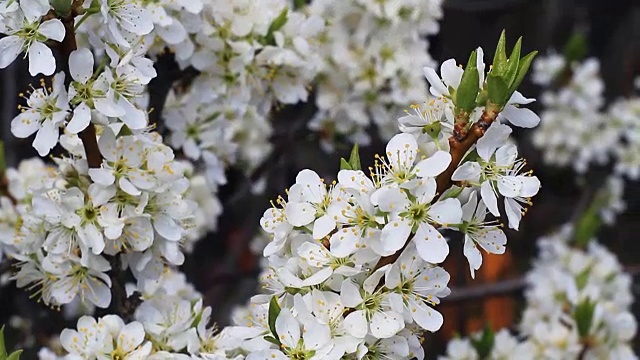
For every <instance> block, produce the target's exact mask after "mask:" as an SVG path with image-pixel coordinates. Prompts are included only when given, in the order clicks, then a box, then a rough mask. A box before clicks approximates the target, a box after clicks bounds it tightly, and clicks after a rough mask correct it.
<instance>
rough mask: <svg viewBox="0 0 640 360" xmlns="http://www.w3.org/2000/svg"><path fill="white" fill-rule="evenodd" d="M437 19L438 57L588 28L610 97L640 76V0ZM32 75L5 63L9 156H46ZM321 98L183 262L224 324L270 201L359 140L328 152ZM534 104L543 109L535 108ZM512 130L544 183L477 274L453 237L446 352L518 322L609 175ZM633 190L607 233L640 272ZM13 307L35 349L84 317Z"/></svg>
mask: <svg viewBox="0 0 640 360" xmlns="http://www.w3.org/2000/svg"><path fill="white" fill-rule="evenodd" d="M440 24H441V29H440V32H439V33H438V34H437V35H436V36H434V37H432V38H430V44H431V45H430V52H431V55H432V56H433V57H434V58H435V59H436V60H437V61H438V62H442V61H444V60H446V59H448V58H452V57H453V58H456V59H458V61H459V62H461V61H464V60H466V57H467V56H468V54H469V52H470V51H471V50H473V49H474V48H475V47H477V46H482V47H483V48H484V49H485V54H493V51H494V49H495V42H496V39H497V38H498V37H499V35H500V32H501V31H502V29H506V30H507V35H508V43H509V44H508V46H507V48H509V47H510V46H511V45H512V44H513V43H514V42H515V39H517V37H518V36H520V35H522V36H523V37H524V42H523V47H524V49H523V52H529V51H532V50H539V51H540V52H541V53H545V52H547V51H548V50H549V49H560V50H561V49H562V48H563V47H564V46H565V44H566V42H567V41H568V40H569V39H570V38H571V36H572V34H574V33H575V32H581V33H583V34H584V35H585V36H586V39H587V45H588V56H592V57H596V58H598V59H599V60H600V62H601V72H602V77H603V78H604V81H605V86H606V90H605V97H606V99H607V101H612V100H614V99H616V98H618V97H620V96H629V95H631V94H632V93H633V91H634V78H635V77H637V76H638V75H640V1H637V0H608V1H600V0H445V2H444V17H443V19H442V20H441V22H440ZM416 51H420V49H416ZM158 67H159V68H158V74H159V75H160V76H159V77H158V78H157V79H155V80H154V83H152V86H151V87H152V88H155V89H158V90H157V91H163V90H162V89H168V88H169V84H170V81H171V80H172V79H173V78H172V75H171V74H172V71H174V72H175V70H174V69H173V68H172V66H171V62H170V61H160V62H159V63H158ZM163 67H164V69H163ZM163 74H164V75H163ZM30 82H33V79H31V78H29V76H28V71H27V64H26V62H22V63H19V64H16V65H14V66H12V67H10V68H9V69H6V70H3V71H0V135H1V139H2V141H4V143H5V146H6V160H7V163H8V165H9V166H15V165H16V164H17V163H18V162H19V161H20V160H21V159H24V158H28V157H32V156H37V154H36V153H35V151H34V150H33V149H32V148H31V144H30V140H28V139H26V140H20V139H16V138H14V137H13V136H12V135H11V133H10V130H9V129H10V122H11V119H12V118H13V117H14V116H15V114H16V112H17V105H18V100H19V99H18V97H17V96H16V94H18V93H19V92H20V91H23V90H24V89H25V88H27V87H28V84H29V83H30ZM425 86H426V83H425ZM522 92H523V93H524V94H526V95H527V96H528V97H537V95H539V92H540V89H539V88H537V87H536V86H534V85H532V84H531V83H530V82H528V83H527V80H525V84H524V85H523V88H522ZM313 103H314V101H309V104H308V105H300V106H295V107H286V108H283V109H281V110H280V111H279V112H278V113H277V114H276V116H275V118H274V121H275V124H274V128H275V130H274V135H273V139H272V140H273V144H274V151H273V153H272V154H271V155H270V156H269V157H268V161H267V163H266V164H265V165H264V166H261V167H259V168H258V169H257V170H256V171H255V173H254V174H252V175H251V176H249V177H248V176H247V175H244V174H243V173H242V172H241V171H237V170H234V169H231V170H230V173H229V182H228V185H226V186H224V187H223V188H222V189H221V190H220V193H219V196H220V198H221V201H222V202H223V207H224V213H223V215H222V217H221V218H220V219H219V226H218V231H217V232H216V233H211V234H208V236H207V238H206V239H203V240H202V241H200V242H198V243H197V245H196V249H195V251H194V252H193V253H192V254H191V255H190V256H188V257H187V260H186V263H185V265H184V267H183V271H184V272H185V273H186V274H187V277H188V279H189V280H190V281H191V282H192V283H193V284H194V286H195V287H196V289H197V290H199V291H200V292H202V293H203V295H204V297H205V303H206V305H209V306H211V307H212V308H213V318H214V319H215V321H216V322H217V323H218V324H219V326H220V327H222V326H224V325H226V324H228V322H229V315H230V313H231V311H232V310H233V309H234V307H236V306H238V305H241V304H244V303H246V301H247V300H248V298H249V297H250V296H251V295H253V294H255V292H256V289H257V287H258V286H259V285H258V282H257V276H258V274H259V272H260V266H259V262H260V257H258V256H256V255H254V253H253V252H252V250H251V243H252V240H253V239H254V237H255V236H256V234H257V230H258V227H259V222H258V220H259V219H260V217H261V215H262V213H263V211H264V210H265V209H266V208H267V207H269V200H270V199H273V198H275V197H276V196H277V195H279V194H282V193H283V189H285V188H287V187H288V186H289V185H290V184H291V183H293V182H294V181H295V175H296V174H297V173H298V171H300V170H301V169H303V168H305V167H312V168H314V170H316V171H317V172H318V173H319V174H320V175H321V176H323V177H325V178H326V179H332V178H333V177H334V176H335V175H334V174H336V173H337V171H338V170H339V159H340V157H341V156H346V155H347V154H348V152H349V150H350V147H351V145H350V144H347V143H346V142H345V143H344V144H342V146H337V148H336V151H335V153H334V154H329V155H328V154H326V153H325V152H323V151H322V150H321V148H320V145H319V139H318V135H317V134H313V133H310V132H309V131H308V130H307V128H306V124H305V121H306V120H307V119H308V118H309V117H310V116H309V115H310V114H312V113H313V112H314V108H313V105H312V104H313ZM156 109H158V107H157V106H156ZM533 110H534V111H538V110H540V109H539V108H537V109H536V108H535V107H534V108H533ZM158 113H159V112H158ZM514 130H515V131H516V138H517V140H518V145H519V149H520V153H521V156H523V157H524V158H526V159H528V163H529V167H530V168H531V169H532V170H534V172H535V174H536V175H537V176H538V177H539V178H540V180H541V182H542V184H543V187H542V189H541V192H540V193H539V195H538V196H536V198H535V203H534V206H533V207H532V209H531V211H530V212H529V213H528V214H527V216H526V217H525V218H524V220H523V222H522V223H521V227H520V230H521V231H519V232H515V231H509V232H508V234H507V237H508V239H509V246H508V250H507V251H508V253H507V254H506V256H493V257H492V256H489V255H484V259H485V260H484V264H483V266H482V268H481V270H480V271H479V272H478V273H477V275H476V279H475V280H474V281H473V282H472V281H471V279H470V278H469V275H468V265H467V261H466V259H465V258H464V256H463V255H462V249H461V245H462V242H461V241H453V242H452V243H451V244H452V245H451V246H452V249H451V254H452V255H451V256H450V257H449V259H448V260H447V261H448V262H449V263H448V264H445V267H446V268H447V269H448V270H449V271H450V272H451V273H452V276H453V277H452V280H451V283H450V287H452V288H453V289H454V290H453V293H452V295H451V296H450V297H449V298H447V299H445V300H444V302H443V305H442V306H440V308H439V309H440V310H442V311H443V312H444V314H445V325H444V328H443V330H442V331H440V332H438V333H437V334H436V335H435V336H433V337H430V338H428V339H426V347H427V349H428V350H427V354H429V355H428V356H434V355H437V354H442V353H443V349H444V346H445V345H446V341H447V339H449V338H451V337H452V336H453V334H456V333H457V334H463V335H464V334H468V333H470V332H473V331H476V330H479V329H481V328H482V327H483V326H484V325H485V324H491V326H492V327H494V328H496V329H498V328H502V327H512V326H514V325H515V324H517V322H518V321H519V319H518V314H519V313H520V310H521V309H522V288H523V282H522V274H523V273H524V272H525V271H526V270H527V269H529V268H530V263H531V260H532V258H533V257H534V256H535V254H536V251H537V250H536V246H535V240H536V239H537V238H539V237H540V236H542V235H545V234H547V233H549V232H551V231H552V230H553V229H555V228H557V227H558V226H560V225H562V224H564V223H566V222H567V221H569V220H571V219H572V218H573V217H574V216H576V213H578V212H579V211H580V208H581V207H584V206H585V205H584V204H585V203H586V202H588V199H589V197H590V196H592V194H593V192H594V191H595V189H597V188H598V186H599V184H600V182H601V181H602V179H604V176H603V174H607V173H608V172H610V170H611V169H607V168H605V167H603V168H599V169H595V170H590V171H589V172H588V173H587V174H585V175H583V176H580V177H579V178H578V180H577V181H576V178H577V177H576V174H575V173H574V172H573V171H572V170H571V169H559V168H552V167H549V166H543V164H542V158H541V155H540V154H539V152H538V151H537V150H536V149H535V148H534V147H533V145H532V144H531V140H530V136H531V131H520V132H518V131H517V130H518V129H514ZM371 133H372V136H373V139H374V141H373V142H372V144H371V146H369V147H366V148H362V149H361V158H362V160H363V167H365V166H369V165H371V164H370V163H366V162H367V160H372V159H373V155H374V154H376V153H382V152H383V151H384V142H383V141H381V140H379V139H378V140H375V139H377V137H376V136H375V129H371ZM256 179H264V181H265V184H266V188H265V189H266V190H265V191H264V193H263V194H260V195H254V194H252V192H251V191H250V190H251V187H252V184H253V182H254V181H255V180H256ZM624 200H625V201H626V204H627V210H626V212H624V213H623V214H622V215H620V216H619V218H618V221H617V224H616V225H615V227H604V228H603V229H602V230H601V231H600V233H599V239H600V241H601V242H602V243H603V244H605V245H606V246H607V247H608V248H609V249H611V250H612V251H613V252H615V253H616V254H617V255H618V256H619V257H620V261H621V262H622V263H623V264H625V265H626V266H628V268H629V269H630V271H632V272H635V273H636V274H640V271H638V269H640V241H639V239H638V234H640V184H638V183H628V186H627V187H626V189H625V196H624ZM0 270H4V269H0ZM634 294H635V296H638V295H640V276H637V275H636V276H634ZM634 314H636V318H638V315H640V306H639V305H638V304H637V303H636V305H635V309H634ZM13 315H20V316H22V317H24V318H26V319H29V320H28V321H31V322H32V329H33V332H34V335H36V343H35V344H33V349H37V348H38V347H39V345H38V344H37V342H40V343H41V344H42V343H44V342H45V341H46V339H47V338H48V336H49V334H52V333H59V332H60V330H61V329H62V328H64V327H66V326H69V325H73V324H75V321H71V322H66V320H64V317H63V316H62V314H61V313H60V312H52V311H50V309H48V308H46V307H44V306H42V305H40V304H38V303H36V302H35V301H32V300H30V299H29V294H28V293H26V292H25V291H24V290H19V289H15V288H14V287H13V286H7V287H2V288H0V324H3V323H9V322H10V321H11V317H12V316H13ZM9 341H11V340H9ZM636 344H637V345H636V349H635V350H636V353H640V340H638V341H636ZM30 354H31V356H33V354H34V353H33V352H31V353H27V356H26V357H25V358H31V356H30Z"/></svg>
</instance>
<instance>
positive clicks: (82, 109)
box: [66, 103, 91, 134]
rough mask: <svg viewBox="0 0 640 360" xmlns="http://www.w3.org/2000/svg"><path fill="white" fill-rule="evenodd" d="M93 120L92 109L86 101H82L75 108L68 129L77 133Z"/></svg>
mask: <svg viewBox="0 0 640 360" xmlns="http://www.w3.org/2000/svg"><path fill="white" fill-rule="evenodd" d="M90 122H91V109H89V106H87V104H85V103H81V104H80V105H78V107H76V108H75V109H74V110H73V117H72V118H71V121H69V123H68V124H67V127H66V130H67V131H68V132H70V133H72V134H77V133H79V132H80V131H82V130H84V129H86V128H87V126H89V123H90Z"/></svg>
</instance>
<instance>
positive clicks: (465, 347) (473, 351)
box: [438, 329, 546, 360]
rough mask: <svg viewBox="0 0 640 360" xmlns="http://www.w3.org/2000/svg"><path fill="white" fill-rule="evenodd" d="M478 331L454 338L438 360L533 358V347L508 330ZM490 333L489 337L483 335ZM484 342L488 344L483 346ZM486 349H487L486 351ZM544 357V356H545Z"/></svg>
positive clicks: (531, 359)
mask: <svg viewBox="0 0 640 360" xmlns="http://www.w3.org/2000/svg"><path fill="white" fill-rule="evenodd" d="M488 331H489V330H485V332H478V333H475V334H472V335H471V336H470V337H468V338H455V339H452V340H451V341H449V343H448V344H447V353H446V355H445V356H440V357H439V358H438V359H439V360H481V359H491V360H500V359H512V358H513V357H514V355H515V354H517V356H518V359H524V360H534V359H537V358H536V355H535V353H536V351H535V348H534V347H533V345H532V344H531V343H527V342H521V341H519V340H518V338H517V337H515V336H513V335H512V334H511V333H510V332H509V331H508V330H506V329H502V330H500V331H498V332H497V333H495V334H492V333H490V332H488ZM486 334H490V335H489V336H490V338H487V337H483V335H484V336H486ZM485 344H486V345H488V346H486V347H485ZM487 350H488V351H487ZM545 359H546V358H545Z"/></svg>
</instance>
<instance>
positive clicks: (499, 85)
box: [487, 73, 509, 109]
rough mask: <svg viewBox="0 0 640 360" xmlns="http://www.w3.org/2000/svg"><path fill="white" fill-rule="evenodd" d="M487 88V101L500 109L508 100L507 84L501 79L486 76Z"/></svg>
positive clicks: (494, 76) (490, 75)
mask: <svg viewBox="0 0 640 360" xmlns="http://www.w3.org/2000/svg"><path fill="white" fill-rule="evenodd" d="M487 88H488V90H489V101H491V102H492V103H494V104H496V105H498V107H499V109H502V108H503V107H504V105H505V104H506V103H507V100H509V88H508V87H507V83H506V82H505V81H504V79H502V78H501V77H498V76H496V75H492V74H491V73H490V74H489V76H487Z"/></svg>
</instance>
